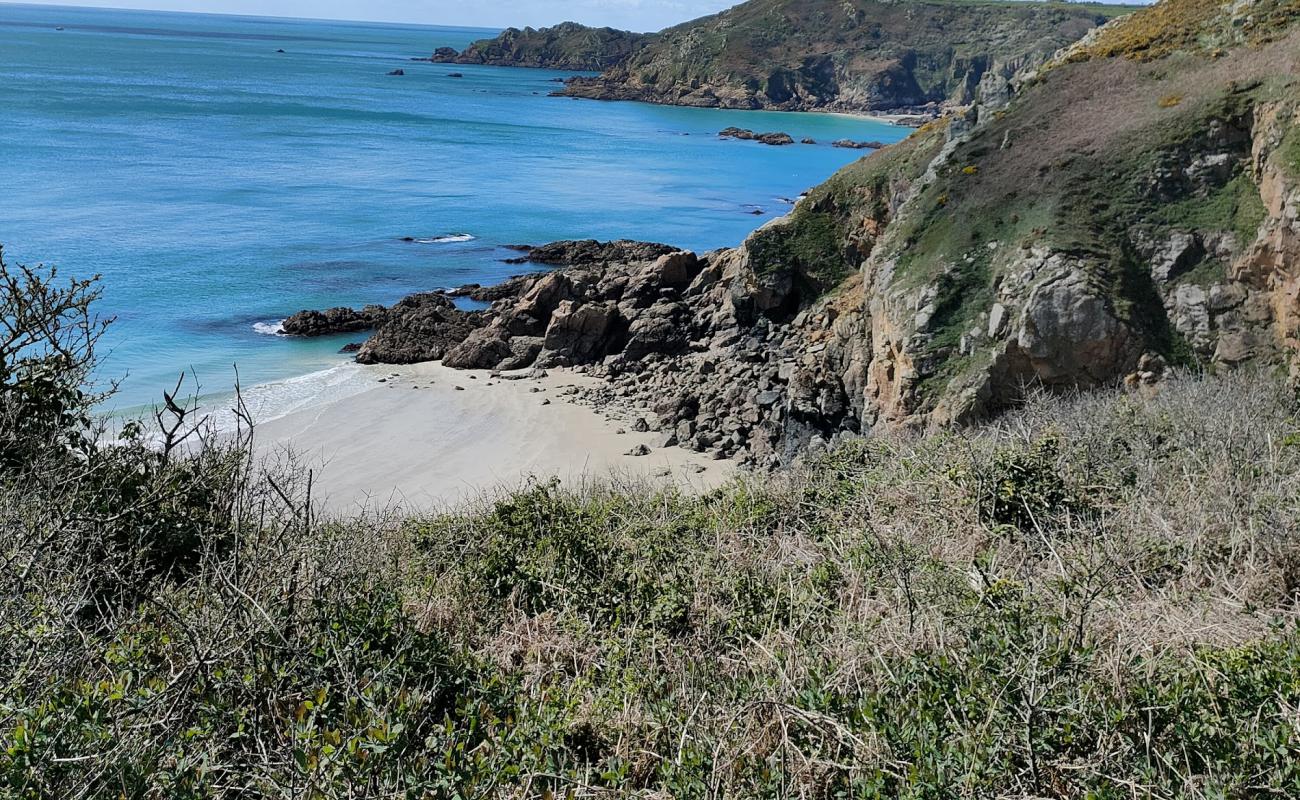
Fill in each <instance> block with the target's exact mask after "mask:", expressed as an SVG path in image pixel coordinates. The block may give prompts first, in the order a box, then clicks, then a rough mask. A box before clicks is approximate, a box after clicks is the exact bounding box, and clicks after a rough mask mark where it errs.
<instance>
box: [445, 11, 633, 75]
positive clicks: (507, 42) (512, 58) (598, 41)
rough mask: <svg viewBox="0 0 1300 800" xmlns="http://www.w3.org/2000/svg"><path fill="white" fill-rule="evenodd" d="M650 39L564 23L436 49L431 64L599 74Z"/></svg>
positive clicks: (628, 55) (506, 32)
mask: <svg viewBox="0 0 1300 800" xmlns="http://www.w3.org/2000/svg"><path fill="white" fill-rule="evenodd" d="M652 38H653V37H652V36H651V35H648V34H642V33H631V32H628V31H620V30H615V29H613V28H589V27H587V26H585V25H579V24H578V23H576V22H564V23H561V24H559V25H556V26H554V27H552V28H524V29H523V30H520V29H518V28H507V29H506V30H505V31H504V32H502V33H501V34H500V35H499V36H497V37H495V38H493V39H482V40H480V41H477V42H474V43H473V44H471V45H470V46H469V47H467V48H465V49H464V50H463V51H460V52H457V51H456V50H454V49H452V48H450V47H443V48H439V49H438V50H437V51H435V52H434V54H433V56H432V58H431V59H430V60H432V61H433V62H435V63H450V64H488V65H491V66H497V67H539V68H545V69H560V70H581V71H585V72H600V71H601V70H604V69H608V68H610V67H612V66H614V65H615V64H619V63H621V62H623V61H625V60H627V59H628V58H630V57H631V56H632V55H633V54H635V53H636V52H638V51H639V50H640V49H641V48H643V47H644V46H645V45H646V44H647V43H649V42H650V41H651V39H652Z"/></svg>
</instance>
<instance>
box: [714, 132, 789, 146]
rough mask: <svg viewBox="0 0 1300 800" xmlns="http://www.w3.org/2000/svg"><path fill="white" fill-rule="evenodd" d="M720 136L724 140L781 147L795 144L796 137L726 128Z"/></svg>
mask: <svg viewBox="0 0 1300 800" xmlns="http://www.w3.org/2000/svg"><path fill="white" fill-rule="evenodd" d="M718 136H719V137H721V138H723V139H740V140H741V141H747V142H758V143H760V144H768V145H774V146H777V147H780V146H782V145H787V144H794V137H793V136H791V135H790V134H788V133H781V132H779V131H772V132H769V133H754V132H753V131H751V130H749V129H747V128H724V129H723V130H721V131H719V132H718Z"/></svg>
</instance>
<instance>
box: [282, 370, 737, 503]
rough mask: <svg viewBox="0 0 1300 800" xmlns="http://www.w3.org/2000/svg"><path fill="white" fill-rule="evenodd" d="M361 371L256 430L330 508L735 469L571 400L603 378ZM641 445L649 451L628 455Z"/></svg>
mask: <svg viewBox="0 0 1300 800" xmlns="http://www.w3.org/2000/svg"><path fill="white" fill-rule="evenodd" d="M358 369H359V370H362V371H363V376H364V379H365V380H367V381H373V383H374V388H373V389H367V390H365V391H362V392H361V393H359V394H353V395H351V396H345V397H342V398H338V399H332V400H328V401H325V402H323V403H321V404H319V405H314V406H311V407H308V408H304V409H301V410H298V411H295V412H293V413H290V414H288V415H286V416H283V417H279V418H277V419H272V420H269V421H266V422H262V423H259V425H258V428H257V447H258V450H259V453H260V454H261V455H262V456H264V457H267V458H277V457H280V456H282V455H283V454H284V453H285V452H286V451H287V450H288V451H292V452H293V453H294V455H295V456H296V457H297V458H298V459H300V460H301V461H302V463H303V465H304V466H306V467H309V468H311V469H313V470H314V474H315V487H316V488H315V494H316V497H317V498H319V499H320V501H321V504H322V505H323V507H324V508H325V510H327V511H329V512H331V513H339V514H347V513H356V512H360V511H370V512H374V511H379V510H388V509H393V508H395V507H400V508H402V509H403V510H408V511H420V510H425V511H428V510H441V509H445V508H449V507H453V506H456V505H458V504H461V503H464V502H466V501H471V500H474V499H477V498H480V497H482V496H483V495H484V493H488V494H491V493H493V492H497V491H500V490H502V489H509V488H513V487H519V486H521V485H524V484H525V483H526V482H527V481H528V480H529V479H530V478H531V477H536V478H541V479H547V478H551V477H557V478H559V479H560V480H561V481H563V482H565V483H566V484H569V485H577V484H580V483H582V482H584V481H587V482H590V481H601V480H607V479H609V478H611V477H614V478H616V479H628V480H648V481H650V482H653V483H667V482H672V483H675V484H678V485H680V486H682V487H684V488H689V489H694V490H703V489H707V488H710V487H712V486H716V485H718V484H719V483H721V482H722V481H724V480H725V479H726V478H727V477H728V476H730V474H731V473H732V470H733V468H734V465H733V464H732V462H729V461H713V460H711V459H710V458H709V456H707V455H705V454H699V453H692V452H689V451H686V450H683V449H680V448H677V447H669V448H655V447H654V441H655V439H656V438H657V434H655V433H653V432H647V433H636V432H634V431H633V430H632V427H631V423H632V422H633V421H634V419H635V417H634V416H630V417H628V418H627V419H626V420H625V421H623V420H611V419H607V418H606V417H605V416H603V415H602V414H600V413H598V412H596V411H595V410H593V409H591V408H589V407H587V406H584V405H579V404H577V403H574V402H572V401H571V400H572V398H571V397H569V396H568V393H569V392H571V391H572V387H575V386H581V385H588V384H592V383H595V382H596V379H594V378H589V377H587V376H584V375H580V374H575V373H572V372H569V371H567V370H560V371H552V372H550V373H549V374H548V375H546V376H545V377H542V378H529V379H522V380H504V379H501V378H493V377H492V376H491V373H489V372H486V371H466V370H453V369H450V368H446V367H443V366H442V365H441V364H438V363H428V364H418V365H413V366H409V367H393V366H378V367H358ZM381 380H382V381H383V382H382V383H381V382H380V381H381ZM416 387H418V388H416ZM458 387H459V388H458ZM620 431H623V432H621V433H620ZM641 444H645V445H647V446H649V447H650V448H651V453H650V454H649V455H643V456H633V455H628V451H629V450H631V449H633V448H635V447H636V446H637V445H641Z"/></svg>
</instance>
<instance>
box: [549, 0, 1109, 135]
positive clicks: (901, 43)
mask: <svg viewBox="0 0 1300 800" xmlns="http://www.w3.org/2000/svg"><path fill="white" fill-rule="evenodd" d="M1119 10H1120V9H1118V8H1116V7H1105V6H1099V5H1088V4H1065V3H1036V2H1035V3H1003V2H989V3H983V2H976V0H967V1H965V2H944V1H943V0H936V1H934V2H930V1H929V0H905V1H904V2H881V1H880V0H850V2H843V0H799V2H794V1H793V0H750V1H749V2H746V3H742V4H740V5H738V6H736V7H735V8H732V9H729V10H727V11H724V12H722V13H721V14H717V15H715V16H711V17H705V18H703V19H700V20H696V21H694V22H689V23H686V24H683V25H680V26H677V27H675V28H669V29H668V30H665V31H663V32H662V33H661V34H660V35H659V36H658V38H657V39H656V40H655V41H654V42H653V43H652V44H651V45H649V46H647V47H646V48H645V49H643V50H642V51H640V52H638V53H637V54H636V55H634V56H632V57H631V58H630V59H629V60H628V61H626V62H624V63H621V64H619V65H617V66H615V67H614V68H613V69H611V70H610V71H608V72H607V73H606V74H604V75H602V76H601V77H600V78H598V79H579V80H575V81H573V82H572V83H571V84H570V86H569V88H568V90H567V91H568V93H569V94H573V95H577V96H583V97H594V98H598V99H638V100H646V101H650V102H662V103H673V104H680V105H702V106H722V107H732V108H777V109H792V110H807V109H819V108H820V109H839V110H857V111H881V110H897V109H903V108H911V107H918V106H924V105H927V104H931V103H944V102H948V101H955V102H966V101H967V100H968V99H969V98H970V97H971V96H972V94H973V92H974V90H975V87H976V85H977V84H978V83H979V81H980V79H981V77H982V76H983V75H984V73H985V72H987V71H989V70H994V71H1004V70H1007V69H1015V68H1017V67H1019V66H1023V65H1025V64H1026V63H1033V62H1035V61H1038V60H1041V59H1044V58H1046V57H1047V56H1050V55H1051V54H1052V53H1053V52H1054V51H1056V50H1057V49H1059V48H1061V47H1064V46H1065V45H1068V44H1070V43H1072V42H1074V41H1076V40H1078V39H1079V38H1080V37H1081V36H1083V35H1084V34H1085V33H1086V32H1087V31H1089V30H1090V29H1091V28H1093V27H1094V26H1096V25H1098V24H1100V23H1101V22H1103V21H1104V20H1105V19H1106V18H1107V17H1108V16H1111V15H1113V14H1115V13H1118V12H1119Z"/></svg>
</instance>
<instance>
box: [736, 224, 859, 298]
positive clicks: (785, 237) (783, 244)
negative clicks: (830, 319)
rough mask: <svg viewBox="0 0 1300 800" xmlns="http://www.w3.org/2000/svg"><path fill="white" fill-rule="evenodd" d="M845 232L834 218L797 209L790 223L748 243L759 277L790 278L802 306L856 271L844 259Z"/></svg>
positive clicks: (763, 231) (761, 232) (766, 231)
mask: <svg viewBox="0 0 1300 800" xmlns="http://www.w3.org/2000/svg"><path fill="white" fill-rule="evenodd" d="M844 238H845V237H844V229H843V227H842V226H841V225H840V222H839V220H838V219H837V218H836V216H834V215H833V214H830V213H827V212H824V211H816V210H810V209H809V208H807V207H806V206H801V207H799V208H797V209H795V211H794V213H793V214H791V217H790V220H789V223H788V224H786V225H782V226H780V227H773V228H766V229H762V230H759V231H756V232H755V233H754V234H752V235H751V236H750V237H749V239H747V240H746V247H747V248H748V250H749V255H750V264H751V266H752V267H753V269H754V272H755V273H756V274H757V275H758V276H759V277H760V278H762V277H771V276H775V275H789V276H790V278H791V279H792V280H793V281H794V284H795V287H796V289H797V291H798V292H799V295H800V302H801V304H802V305H807V304H808V303H811V302H813V301H814V300H816V299H817V298H819V297H821V296H823V295H824V294H825V293H826V292H829V291H831V290H832V289H834V288H835V287H837V286H839V285H840V283H842V282H843V281H844V279H845V278H847V277H848V276H849V275H850V274H851V273H852V271H853V269H854V268H855V267H856V264H850V263H849V262H848V260H847V258H846V255H845V245H844Z"/></svg>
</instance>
